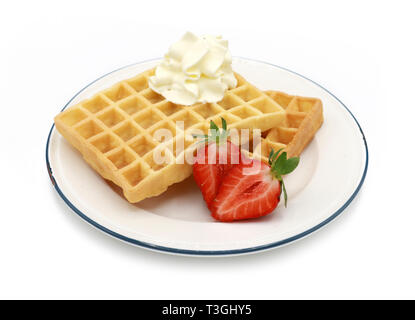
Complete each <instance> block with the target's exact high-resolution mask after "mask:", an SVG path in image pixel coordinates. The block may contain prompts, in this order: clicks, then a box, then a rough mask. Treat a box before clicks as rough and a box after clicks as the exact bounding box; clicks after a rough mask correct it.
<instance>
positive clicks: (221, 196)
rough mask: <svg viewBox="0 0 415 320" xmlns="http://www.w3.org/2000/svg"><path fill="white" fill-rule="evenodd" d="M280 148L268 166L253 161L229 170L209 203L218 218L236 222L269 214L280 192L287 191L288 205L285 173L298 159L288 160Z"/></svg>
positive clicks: (271, 157)
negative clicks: (284, 179) (283, 177)
mask: <svg viewBox="0 0 415 320" xmlns="http://www.w3.org/2000/svg"><path fill="white" fill-rule="evenodd" d="M280 151H281V150H279V151H278V152H277V153H274V151H273V150H272V151H271V153H270V157H269V165H268V164H266V163H264V162H261V161H259V160H251V162H250V163H241V164H238V165H235V166H233V167H232V168H231V169H230V170H229V172H228V174H227V175H226V176H224V177H223V178H222V183H221V184H220V186H219V190H218V193H217V195H216V198H215V199H214V200H213V201H212V203H211V206H210V209H211V212H212V216H213V217H214V218H215V219H216V220H219V221H234V220H243V219H251V218H258V217H262V216H264V215H267V214H269V213H271V212H272V211H274V209H275V208H276V207H277V205H278V203H279V201H280V196H281V191H283V192H284V198H285V204H286V202H287V193H286V190H285V186H284V181H283V180H282V175H283V174H288V173H290V172H292V171H293V170H294V169H295V168H296V167H297V165H298V162H299V158H291V159H287V154H286V153H285V152H283V153H282V154H281V155H280V156H279V157H278V155H279V153H280ZM281 187H282V188H281Z"/></svg>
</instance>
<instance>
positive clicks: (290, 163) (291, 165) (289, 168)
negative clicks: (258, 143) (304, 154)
mask: <svg viewBox="0 0 415 320" xmlns="http://www.w3.org/2000/svg"><path fill="white" fill-rule="evenodd" d="M299 162H300V158H298V157H294V158H290V159H288V160H286V161H285V162H284V163H283V166H282V167H281V168H280V170H279V174H281V175H284V174H289V173H291V172H293V171H294V169H295V168H297V166H298V163H299Z"/></svg>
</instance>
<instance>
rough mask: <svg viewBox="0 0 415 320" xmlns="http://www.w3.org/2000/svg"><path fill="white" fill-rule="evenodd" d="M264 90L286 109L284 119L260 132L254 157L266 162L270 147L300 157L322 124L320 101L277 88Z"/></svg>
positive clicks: (289, 155)
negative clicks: (293, 94)
mask: <svg viewBox="0 0 415 320" xmlns="http://www.w3.org/2000/svg"><path fill="white" fill-rule="evenodd" d="M265 93H266V94H267V95H268V96H269V97H271V98H272V99H273V100H274V101H275V102H277V103H278V104H279V105H280V106H282V107H283V108H284V109H285V111H286V118H285V120H284V121H283V122H282V123H281V124H280V125H279V126H276V127H274V128H272V129H271V130H269V131H266V132H264V133H263V134H262V138H261V143H260V144H259V145H258V146H256V149H255V150H253V153H254V154H253V156H254V157H257V158H258V157H260V158H261V160H263V161H265V162H267V161H268V156H269V153H270V151H271V149H274V151H277V150H279V149H284V151H286V152H287V156H288V157H295V156H299V155H300V154H301V152H302V151H303V150H304V148H305V147H306V146H307V145H308V143H309V142H310V141H311V139H312V138H313V137H314V135H315V133H316V132H317V130H318V129H319V128H320V127H321V125H322V123H323V106H322V103H321V100H320V99H317V98H308V97H299V96H292V95H288V94H286V93H283V92H279V91H266V92H265ZM251 156H252V154H251Z"/></svg>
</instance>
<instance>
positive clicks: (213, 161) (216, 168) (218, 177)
mask: <svg viewBox="0 0 415 320" xmlns="http://www.w3.org/2000/svg"><path fill="white" fill-rule="evenodd" d="M228 134H229V133H228V131H227V126H226V121H225V120H224V119H222V130H220V129H219V128H218V127H217V126H216V124H215V123H214V122H213V121H211V123H210V135H204V136H202V137H203V139H204V140H203V141H202V142H204V143H205V145H204V146H203V147H201V148H199V149H198V150H197V155H196V159H195V163H194V164H193V177H194V179H195V181H196V183H197V185H198V186H199V189H200V190H201V191H202V194H203V198H204V199H205V202H206V204H207V206H208V208H210V206H211V203H212V201H213V199H214V198H215V197H216V194H217V192H218V190H219V186H220V184H221V182H222V179H223V177H224V176H225V175H226V174H227V173H228V171H229V170H230V169H231V168H232V167H233V166H234V165H235V164H238V163H240V160H241V152H240V150H239V147H238V146H236V145H235V144H233V143H231V142H230V141H228V140H227V137H228Z"/></svg>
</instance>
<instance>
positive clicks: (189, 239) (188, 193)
mask: <svg viewBox="0 0 415 320" xmlns="http://www.w3.org/2000/svg"><path fill="white" fill-rule="evenodd" d="M157 62H158V60H152V61H146V62H142V63H138V64H134V65H131V66H127V67H124V68H122V69H119V70H116V71H114V72H111V73H109V74H107V75H105V76H103V77H101V78H99V79H97V80H96V81H94V82H93V83H91V84H90V85H88V86H87V87H85V88H84V89H82V90H81V91H80V92H79V93H78V94H77V95H76V96H75V97H73V98H72V99H71V100H70V101H69V102H68V104H67V105H66V106H65V108H66V107H68V106H71V105H73V104H76V103H78V102H79V101H81V100H83V99H85V98H87V97H90V96H91V95H92V94H94V93H96V92H98V91H100V90H102V89H104V88H107V87H109V86H111V85H112V84H113V83H115V82H118V81H120V80H122V79H125V78H128V77H132V76H134V75H136V74H137V73H140V72H142V71H145V70H147V69H149V68H151V67H153V66H155V65H156V64H157ZM233 68H234V70H235V71H236V72H238V73H240V74H241V75H242V76H244V77H245V78H246V79H248V81H250V82H251V83H253V84H254V85H256V86H257V87H259V88H260V89H263V90H266V89H274V90H281V91H284V92H287V93H289V94H293V95H294V94H295V95H303V96H310V97H318V98H320V99H321V100H322V101H323V110H324V118H325V120H324V124H323V126H322V127H321V129H320V130H319V131H318V132H317V134H316V136H315V138H314V139H313V141H312V142H311V144H310V145H309V146H308V147H307V148H306V150H305V151H304V152H303V153H302V155H301V161H300V165H299V167H298V168H297V169H296V171H295V172H294V173H293V174H291V175H288V176H287V177H286V178H285V181H286V185H287V190H288V194H289V202H288V207H287V208H284V206H283V205H279V206H278V207H277V209H276V211H275V212H274V213H272V214H270V215H268V216H266V217H264V218H261V219H256V220H247V221H241V222H233V223H220V222H216V221H214V220H213V218H211V217H210V213H209V211H208V209H207V208H206V207H205V204H204V202H203V200H202V196H201V193H200V191H199V190H198V188H197V186H196V184H195V183H194V182H193V178H192V177H190V178H189V179H187V180H186V181H184V182H182V183H179V184H176V185H173V186H171V187H170V188H169V190H168V191H167V192H165V193H164V194H162V195H160V196H158V197H155V198H150V199H147V200H144V201H142V202H140V203H138V204H136V205H133V204H130V203H128V202H127V201H126V200H125V199H124V198H123V197H122V196H120V195H119V193H117V192H115V191H114V189H113V188H112V187H111V186H110V185H109V184H108V183H106V182H105V181H104V180H103V179H102V178H101V177H100V176H99V175H98V174H97V173H96V172H95V171H94V170H92V169H91V168H90V167H89V166H88V165H87V164H86V163H85V162H84V161H83V160H82V157H81V155H80V154H79V153H78V152H77V151H76V150H75V149H73V148H72V147H71V146H70V145H69V144H68V143H67V142H66V141H65V140H64V139H63V138H62V136H61V135H60V134H59V133H58V132H57V131H56V129H55V128H54V126H52V129H51V131H50V134H49V137H48V142H47V146H46V161H47V166H48V170H49V174H50V177H51V180H52V182H53V184H54V186H55V188H56V190H57V192H58V193H59V195H60V196H61V197H62V198H63V200H64V201H65V202H66V203H67V204H68V206H69V207H71V208H72V210H73V211H75V212H76V213H77V214H78V215H79V216H81V217H82V218H83V219H85V220H86V221H87V222H89V223H91V224H92V225H94V226H95V227H97V228H99V229H101V230H102V231H104V232H106V233H108V234H110V235H112V236H114V237H116V238H118V239H121V240H124V241H127V242H129V243H132V244H135V245H138V246H141V247H144V248H148V249H153V250H158V251H163V252H168V253H175V254H189V255H212V256H215V255H233V254H243V253H251V252H258V251H262V250H266V249H270V248H275V247H278V246H281V245H283V244H287V243H290V242H292V241H294V240H297V239H300V238H302V237H304V236H306V235H308V234H310V233H311V232H313V231H316V230H317V229H319V228H320V227H322V226H323V225H325V224H327V223H328V222H330V221H331V220H333V219H334V218H335V217H337V216H338V215H339V214H340V213H341V212H342V211H343V210H344V209H345V208H346V207H347V206H348V204H349V203H350V202H351V201H352V200H353V198H354V197H355V196H356V194H357V192H358V191H359V189H360V187H361V185H362V183H363V181H364V178H365V175H366V170H367V164H368V153H367V146H366V141H365V138H364V135H363V132H362V130H361V128H360V126H359V124H358V123H357V121H356V119H355V118H354V117H353V115H352V114H351V112H350V111H349V110H348V109H347V108H346V107H345V106H344V105H343V104H342V103H341V102H340V101H339V100H338V99H337V98H336V97H335V96H334V95H332V94H331V93H330V92H328V91H327V90H325V89H324V88H322V87H321V86H320V85H318V84H316V83H314V82H313V81H311V80H309V79H307V78H305V77H303V76H301V75H299V74H296V73H294V72H292V71H289V70H286V69H284V68H281V67H278V66H274V65H271V64H268V63H264V62H259V61H253V60H248V59H243V58H234V60H233ZM56 111H57V112H58V110H56Z"/></svg>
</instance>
